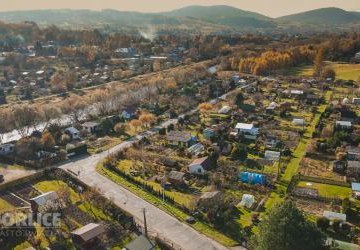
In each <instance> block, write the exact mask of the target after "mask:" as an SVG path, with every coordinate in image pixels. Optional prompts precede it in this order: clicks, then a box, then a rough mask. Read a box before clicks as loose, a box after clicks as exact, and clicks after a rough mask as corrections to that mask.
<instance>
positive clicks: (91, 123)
mask: <svg viewBox="0 0 360 250" xmlns="http://www.w3.org/2000/svg"><path fill="white" fill-rule="evenodd" d="M82 126H83V127H97V126H99V123H98V122H84V123H83V124H82Z"/></svg>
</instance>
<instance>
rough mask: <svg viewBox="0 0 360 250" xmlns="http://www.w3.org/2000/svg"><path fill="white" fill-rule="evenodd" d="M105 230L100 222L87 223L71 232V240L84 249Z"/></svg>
mask: <svg viewBox="0 0 360 250" xmlns="http://www.w3.org/2000/svg"><path fill="white" fill-rule="evenodd" d="M104 232H105V229H104V227H103V226H102V225H100V224H95V223H89V224H87V225H86V226H83V227H81V228H79V229H76V230H75V231H73V232H71V237H72V240H73V242H74V243H75V244H76V245H77V246H80V247H83V248H84V249H87V248H88V247H90V246H91V245H92V244H94V243H95V242H96V240H97V239H98V237H99V236H100V235H101V234H103V233H104Z"/></svg>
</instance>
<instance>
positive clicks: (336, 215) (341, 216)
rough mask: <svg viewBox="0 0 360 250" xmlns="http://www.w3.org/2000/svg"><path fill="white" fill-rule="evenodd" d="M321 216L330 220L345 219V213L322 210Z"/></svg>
mask: <svg viewBox="0 0 360 250" xmlns="http://www.w3.org/2000/svg"><path fill="white" fill-rule="evenodd" d="M323 216H324V217H326V218H328V219H330V220H342V221H346V214H342V213H335V212H331V211H324V213H323Z"/></svg>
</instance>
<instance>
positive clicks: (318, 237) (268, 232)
mask: <svg viewBox="0 0 360 250" xmlns="http://www.w3.org/2000/svg"><path fill="white" fill-rule="evenodd" d="M324 244H325V237H324V235H323V234H322V233H321V231H320V230H319V229H318V228H317V227H316V226H315V225H314V224H313V223H311V222H309V221H307V220H306V219H305V217H304V215H303V213H302V212H301V211H299V210H298V209H297V208H296V207H295V205H294V203H293V202H292V201H290V200H287V201H285V202H284V203H283V204H281V205H279V206H275V207H274V208H273V209H272V210H271V211H270V213H269V215H268V217H267V218H266V219H265V220H263V221H262V222H261V223H260V224H259V231H258V233H257V234H256V235H254V237H253V238H252V242H251V245H252V248H253V249H256V250H269V249H276V250H289V249H291V250H321V249H325V247H324Z"/></svg>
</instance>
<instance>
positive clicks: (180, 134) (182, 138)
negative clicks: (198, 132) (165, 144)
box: [167, 131, 191, 142]
mask: <svg viewBox="0 0 360 250" xmlns="http://www.w3.org/2000/svg"><path fill="white" fill-rule="evenodd" d="M167 139H168V140H169V141H177V142H188V141H190V140H191V133H190V132H186V131H170V132H169V133H168V134H167Z"/></svg>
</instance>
